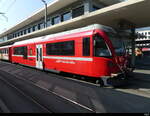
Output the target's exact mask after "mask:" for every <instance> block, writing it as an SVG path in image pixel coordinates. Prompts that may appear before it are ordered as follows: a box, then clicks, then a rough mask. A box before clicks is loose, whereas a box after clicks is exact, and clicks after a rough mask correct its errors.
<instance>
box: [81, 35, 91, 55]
mask: <svg viewBox="0 0 150 116" xmlns="http://www.w3.org/2000/svg"><path fill="white" fill-rule="evenodd" d="M83 56H90V37H86V38H83Z"/></svg>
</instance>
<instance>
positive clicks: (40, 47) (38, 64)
mask: <svg viewBox="0 0 150 116" xmlns="http://www.w3.org/2000/svg"><path fill="white" fill-rule="evenodd" d="M42 51H43V45H36V68H38V69H43V52H42Z"/></svg>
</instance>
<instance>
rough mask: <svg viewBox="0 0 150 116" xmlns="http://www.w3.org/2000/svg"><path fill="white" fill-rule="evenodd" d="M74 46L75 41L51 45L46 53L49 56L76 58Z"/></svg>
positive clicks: (48, 45)
mask: <svg viewBox="0 0 150 116" xmlns="http://www.w3.org/2000/svg"><path fill="white" fill-rule="evenodd" d="M74 44H75V43H74V41H67V42H58V43H49V44H47V45H46V53H47V55H63V56H74V55H75V46H74Z"/></svg>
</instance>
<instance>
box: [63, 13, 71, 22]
mask: <svg viewBox="0 0 150 116" xmlns="http://www.w3.org/2000/svg"><path fill="white" fill-rule="evenodd" d="M69 19H71V12H67V13H64V14H62V16H61V21H67V20H69Z"/></svg>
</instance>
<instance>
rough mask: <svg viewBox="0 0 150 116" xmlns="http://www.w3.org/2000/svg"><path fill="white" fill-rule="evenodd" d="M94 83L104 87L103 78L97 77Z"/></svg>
mask: <svg viewBox="0 0 150 116" xmlns="http://www.w3.org/2000/svg"><path fill="white" fill-rule="evenodd" d="M95 83H96V84H98V85H99V86H100V87H104V82H103V80H102V79H98V80H96V82H95Z"/></svg>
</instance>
